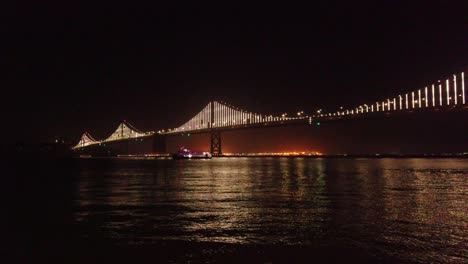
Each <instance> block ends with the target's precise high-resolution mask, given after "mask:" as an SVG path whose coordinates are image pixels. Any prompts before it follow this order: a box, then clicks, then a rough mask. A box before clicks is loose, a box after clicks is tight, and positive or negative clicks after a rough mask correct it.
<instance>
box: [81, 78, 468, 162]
mask: <svg viewBox="0 0 468 264" xmlns="http://www.w3.org/2000/svg"><path fill="white" fill-rule="evenodd" d="M465 95H466V93H465V79H464V72H461V73H459V74H453V75H452V76H451V78H448V79H446V80H445V81H440V80H439V81H438V82H437V83H436V84H432V85H428V86H426V87H424V88H422V89H418V90H415V91H411V92H408V93H405V94H400V95H397V96H395V97H392V98H386V99H384V100H379V101H376V102H372V103H369V104H361V105H358V106H355V107H353V108H347V109H344V108H343V107H340V108H338V109H336V110H334V111H330V112H322V110H319V111H317V112H316V113H313V114H305V113H304V112H303V111H300V112H297V113H295V114H294V115H292V116H291V115H287V114H282V115H280V116H275V115H265V114H259V113H253V112H250V111H246V110H243V109H239V108H237V107H235V106H231V105H229V104H227V103H225V102H220V101H212V102H209V103H208V104H207V105H206V106H205V107H204V108H203V109H202V110H201V111H200V112H198V113H197V114H196V115H195V116H193V117H192V118H191V119H190V120H188V121H187V122H185V123H184V124H182V125H181V126H179V127H176V128H169V129H162V130H159V131H149V132H143V131H140V130H138V129H136V128H135V127H134V126H132V125H131V124H130V123H129V122H127V121H123V122H122V123H121V124H120V125H119V126H118V127H117V129H116V130H115V132H114V133H112V134H111V135H110V136H109V137H108V138H106V139H103V140H96V139H94V138H93V137H92V136H91V135H90V134H89V133H88V132H85V133H84V134H83V135H82V137H81V139H80V141H79V142H78V144H77V145H75V146H74V147H73V149H74V150H76V151H83V150H85V149H87V148H91V147H97V146H105V145H106V144H114V143H118V142H125V141H136V142H138V141H143V140H148V139H151V140H152V141H153V143H152V145H153V150H156V151H157V152H166V151H165V138H166V137H167V136H173V135H181V134H182V135H184V134H187V135H190V134H200V133H209V134H210V151H211V153H212V154H213V155H217V154H222V140H221V133H222V132H224V131H232V130H242V129H252V128H266V127H280V126H293V125H320V123H322V122H336V121H343V120H353V119H362V118H382V117H388V116H395V115H405V114H410V113H414V112H428V113H430V112H441V111H444V112H452V111H465V110H467V109H468V106H467V104H466V96H465Z"/></svg>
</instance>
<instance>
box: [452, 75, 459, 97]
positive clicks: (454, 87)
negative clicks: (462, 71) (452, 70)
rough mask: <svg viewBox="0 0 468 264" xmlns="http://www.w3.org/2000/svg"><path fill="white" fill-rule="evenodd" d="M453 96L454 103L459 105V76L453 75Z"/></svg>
mask: <svg viewBox="0 0 468 264" xmlns="http://www.w3.org/2000/svg"><path fill="white" fill-rule="evenodd" d="M453 95H454V99H455V101H454V103H455V104H458V102H457V97H458V93H457V75H455V74H454V75H453Z"/></svg>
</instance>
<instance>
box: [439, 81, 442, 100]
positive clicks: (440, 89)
mask: <svg viewBox="0 0 468 264" xmlns="http://www.w3.org/2000/svg"><path fill="white" fill-rule="evenodd" d="M439 82H440V81H439ZM439 103H440V106H442V85H441V84H439Z"/></svg>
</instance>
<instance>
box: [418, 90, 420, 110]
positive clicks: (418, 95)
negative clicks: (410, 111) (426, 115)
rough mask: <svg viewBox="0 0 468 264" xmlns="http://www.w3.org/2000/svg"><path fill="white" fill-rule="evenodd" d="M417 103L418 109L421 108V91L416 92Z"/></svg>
mask: <svg viewBox="0 0 468 264" xmlns="http://www.w3.org/2000/svg"><path fill="white" fill-rule="evenodd" d="M418 102H419V108H421V89H419V90H418Z"/></svg>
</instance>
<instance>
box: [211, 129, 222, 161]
mask: <svg viewBox="0 0 468 264" xmlns="http://www.w3.org/2000/svg"><path fill="white" fill-rule="evenodd" d="M220 154H222V151H221V131H215V130H212V131H211V155H220Z"/></svg>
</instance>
